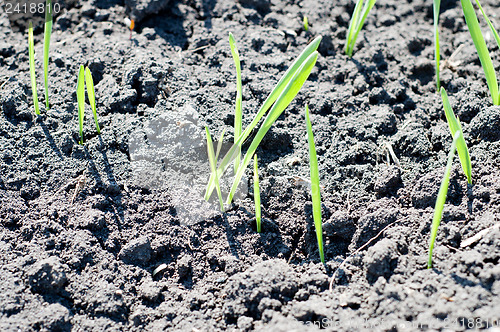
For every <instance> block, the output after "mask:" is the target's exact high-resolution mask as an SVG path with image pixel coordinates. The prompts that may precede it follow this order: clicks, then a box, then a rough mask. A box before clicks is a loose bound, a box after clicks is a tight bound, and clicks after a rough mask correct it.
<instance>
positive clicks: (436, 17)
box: [432, 0, 441, 91]
mask: <svg viewBox="0 0 500 332" xmlns="http://www.w3.org/2000/svg"><path fill="white" fill-rule="evenodd" d="M432 7H433V10H434V58H435V59H436V87H437V91H439V89H440V88H441V80H440V78H439V70H440V68H439V62H440V61H441V53H440V50H439V10H440V8H441V0H434V2H433V6H432Z"/></svg>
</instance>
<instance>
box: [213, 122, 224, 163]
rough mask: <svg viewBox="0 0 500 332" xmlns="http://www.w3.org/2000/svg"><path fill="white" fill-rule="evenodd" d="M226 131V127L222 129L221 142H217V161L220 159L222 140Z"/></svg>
mask: <svg viewBox="0 0 500 332" xmlns="http://www.w3.org/2000/svg"><path fill="white" fill-rule="evenodd" d="M225 132H226V129H225V128H224V129H223V130H222V133H221V134H220V137H219V142H217V153H216V154H215V161H217V160H219V153H220V150H221V149H222V141H223V140H224V133H225Z"/></svg>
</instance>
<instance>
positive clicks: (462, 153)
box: [441, 88, 472, 184]
mask: <svg viewBox="0 0 500 332" xmlns="http://www.w3.org/2000/svg"><path fill="white" fill-rule="evenodd" d="M441 97H442V99H443V106H444V113H445V115H446V121H447V122H448V126H449V127H450V132H451V135H453V133H456V132H460V137H459V138H458V140H457V152H458V157H459V158H460V163H461V164H462V169H463V170H464V174H465V176H466V177H467V182H468V183H469V184H472V165H471V161H470V155H469V149H468V148H467V144H466V143H465V139H464V133H463V131H462V126H461V125H460V120H459V119H458V117H456V116H455V114H454V113H453V110H452V108H451V105H450V102H449V100H448V95H447V94H446V90H445V89H444V88H441Z"/></svg>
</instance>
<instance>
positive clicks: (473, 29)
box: [460, 0, 500, 105]
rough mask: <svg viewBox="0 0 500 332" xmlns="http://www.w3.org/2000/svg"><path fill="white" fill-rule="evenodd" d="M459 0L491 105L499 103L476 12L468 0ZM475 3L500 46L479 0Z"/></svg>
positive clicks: (494, 78) (495, 79)
mask: <svg viewBox="0 0 500 332" xmlns="http://www.w3.org/2000/svg"><path fill="white" fill-rule="evenodd" d="M460 2H461V3H462V9H463V13H464V17H465V22H466V23H467V27H468V28H469V33H470V35H471V38H472V41H473V42H474V46H475V47H476V51H477V54H478V56H479V60H480V61H481V65H482V67H483V71H484V75H485V76H486V83H487V84H488V89H489V90H490V94H491V98H492V100H493V105H500V94H499V87H498V81H497V77H496V73H495V67H494V66H493V62H492V61H491V56H490V53H489V51H488V47H487V46H486V42H485V40H484V37H483V35H482V32H481V27H480V26H479V21H478V19H477V16H476V12H475V11H474V7H473V6H472V3H471V1H470V0H460ZM476 3H477V4H478V6H479V8H481V12H482V14H483V16H484V18H485V19H486V21H487V22H488V25H489V26H490V29H491V30H492V32H493V35H494V36H495V39H496V41H497V43H498V46H499V47H500V37H498V33H497V31H496V30H495V28H494V27H493V25H492V24H491V21H490V20H489V19H488V17H487V16H486V14H485V12H484V11H483V9H482V7H481V4H480V3H479V0H476ZM497 37H498V38H497Z"/></svg>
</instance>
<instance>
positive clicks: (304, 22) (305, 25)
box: [302, 15, 309, 31]
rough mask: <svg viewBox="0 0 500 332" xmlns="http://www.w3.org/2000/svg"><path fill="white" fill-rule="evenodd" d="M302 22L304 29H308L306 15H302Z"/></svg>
mask: <svg viewBox="0 0 500 332" xmlns="http://www.w3.org/2000/svg"><path fill="white" fill-rule="evenodd" d="M302 23H303V24H304V30H305V31H309V20H308V18H307V16H305V15H304V18H303V19H302Z"/></svg>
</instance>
